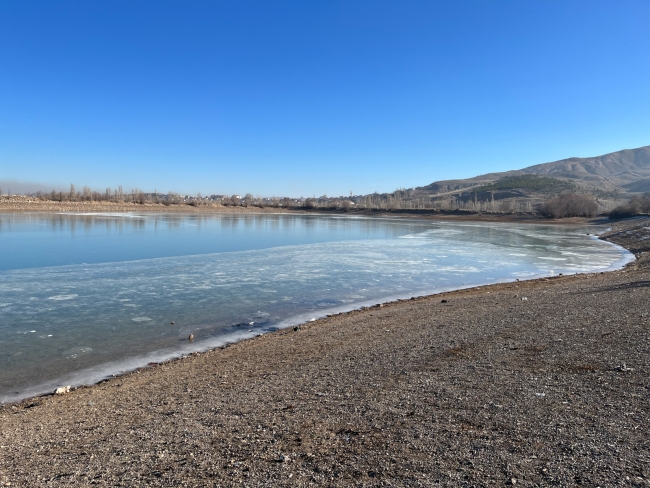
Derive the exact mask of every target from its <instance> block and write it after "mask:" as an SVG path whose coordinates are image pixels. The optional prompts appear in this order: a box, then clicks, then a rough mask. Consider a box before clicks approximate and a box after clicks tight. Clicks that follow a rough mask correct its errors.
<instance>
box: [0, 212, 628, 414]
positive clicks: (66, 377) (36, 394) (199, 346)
mask: <svg viewBox="0 0 650 488" xmlns="http://www.w3.org/2000/svg"><path fill="white" fill-rule="evenodd" d="M371 218H391V216H389V215H376V216H372V217H371ZM472 222H474V221H472ZM478 222H481V221H478ZM468 223H470V222H468ZM490 223H493V222H491V221H490ZM500 223H501V224H504V225H505V224H507V223H506V222H500ZM539 225H543V224H539ZM603 233H604V231H603ZM591 239H595V240H602V239H600V238H599V237H598V234H594V235H592V236H591ZM603 242H605V243H607V244H608V245H611V246H613V247H616V248H620V249H622V250H624V251H625V252H626V254H623V255H622V257H621V258H620V260H619V261H617V262H616V263H614V264H612V265H611V266H610V267H609V268H606V269H602V270H599V271H595V272H588V273H584V272H575V273H566V272H565V273H564V274H562V273H560V274H559V276H558V275H553V274H551V275H545V274H538V275H534V276H530V277H526V278H514V277H512V278H508V277H504V278H501V279H498V280H496V281H486V282H478V283H469V284H463V285H460V286H454V285H452V286H449V287H448V288H445V287H441V288H436V289H432V290H431V289H430V290H426V289H422V290H416V291H413V292H409V293H406V294H393V295H387V296H384V297H379V298H374V299H366V300H364V301H361V302H358V303H353V304H345V305H339V306H337V307H334V308H331V309H324V310H312V311H309V312H302V313H299V314H298V315H294V316H289V317H286V318H284V319H283V320H281V321H280V322H277V323H275V324H272V325H270V326H269V327H266V328H263V329H257V330H254V331H248V332H234V333H229V334H226V335H224V336H218V337H213V338H211V339H205V340H202V341H199V342H196V343H189V344H183V345H179V346H176V347H174V348H164V349H160V350H154V351H149V352H147V353H145V354H143V355H142V356H134V357H130V358H126V359H123V360H120V361H118V362H113V361H109V362H105V363H101V364H97V365H94V366H90V367H87V368H85V369H82V370H78V371H74V372H69V373H65V374H63V375H62V376H60V377H57V378H54V379H51V380H47V381H44V382H42V383H39V384H33V385H29V386H27V387H23V388H22V392H20V393H17V394H14V395H11V394H8V393H7V394H5V395H2V396H0V407H2V406H5V405H13V404H20V403H22V402H25V401H30V400H33V399H35V398H41V397H47V396H52V395H53V392H54V391H55V390H56V389H57V388H68V389H70V391H74V390H76V389H79V388H88V387H92V386H94V385H97V384H99V383H102V382H104V381H107V380H109V379H113V378H120V377H123V376H125V375H128V374H131V373H133V372H136V371H138V370H141V369H143V368H145V369H146V368H149V367H151V366H152V365H158V364H165V363H169V362H173V361H175V360H178V359H182V358H184V357H186V356H187V355H193V354H203V353H206V352H210V351H212V350H215V349H219V348H223V347H228V346H230V345H233V344H236V343H238V342H241V341H247V340H251V339H254V338H256V337H259V336H261V335H262V334H269V333H274V332H277V331H279V330H283V329H287V328H291V327H302V326H304V325H307V324H310V323H312V322H316V323H317V322H318V321H320V320H325V319H327V318H330V317H335V316H341V315H346V314H350V313H354V312H357V311H364V310H368V309H371V308H375V307H385V306H389V305H391V304H396V303H401V302H409V301H412V300H418V299H425V298H435V297H440V296H443V295H445V294H449V293H454V292H461V291H464V290H473V289H484V288H486V287H498V286H499V285H506V286H507V285H509V284H512V283H521V282H539V281H540V280H542V281H546V280H548V279H557V278H559V277H562V276H565V277H567V276H574V275H584V276H590V275H594V274H599V273H603V272H605V273H608V272H611V271H617V270H620V269H622V268H624V267H625V266H627V264H629V263H630V262H632V261H634V260H635V257H634V255H633V254H632V253H629V252H628V251H627V250H626V249H625V248H624V247H622V246H619V245H618V244H615V243H613V242H609V241H603ZM551 273H552V272H551ZM23 392H24V393H23Z"/></svg>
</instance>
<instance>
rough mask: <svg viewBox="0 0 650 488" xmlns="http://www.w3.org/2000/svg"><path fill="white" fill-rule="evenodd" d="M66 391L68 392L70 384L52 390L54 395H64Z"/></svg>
mask: <svg viewBox="0 0 650 488" xmlns="http://www.w3.org/2000/svg"><path fill="white" fill-rule="evenodd" d="M66 393H70V385H68V386H62V387H60V388H57V389H56V390H54V394H55V395H65V394H66Z"/></svg>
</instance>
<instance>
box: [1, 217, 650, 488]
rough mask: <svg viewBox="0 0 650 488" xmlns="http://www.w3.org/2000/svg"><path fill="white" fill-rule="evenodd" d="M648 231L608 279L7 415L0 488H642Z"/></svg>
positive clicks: (156, 369) (386, 322) (276, 347)
mask: <svg viewBox="0 0 650 488" xmlns="http://www.w3.org/2000/svg"><path fill="white" fill-rule="evenodd" d="M649 227H650V219H633V220H630V221H624V222H620V223H618V224H615V225H614V228H613V230H612V231H611V232H610V233H609V234H608V236H607V238H608V239H609V240H611V241H613V242H616V243H618V244H621V245H624V246H626V247H627V248H628V249H630V250H631V251H633V252H634V253H635V254H636V256H637V261H635V262H633V263H631V264H630V265H628V266H627V267H626V269H624V270H620V271H615V272H610V273H595V274H589V275H575V276H563V277H555V278H547V279H538V280H531V281H524V282H518V283H509V284H499V285H491V286H484V287H478V288H473V289H468V290H462V291H457V292H450V293H444V294H442V295H433V296H429V297H421V298H418V299H414V300H408V301H398V302H392V303H388V304H384V305H382V306H376V307H371V308H367V309H364V310H358V311H353V312H350V313H345V314H340V315H336V316H332V317H328V318H325V319H322V320H318V321H316V322H311V323H309V324H305V325H303V326H302V327H300V328H299V329H298V330H293V329H286V330H282V331H278V332H274V333H270V334H267V335H264V336H261V337H258V338H255V339H252V340H248V341H243V342H240V343H237V344H233V345H230V346H228V347H225V348H221V349H216V350H214V351H210V352H207V353H201V354H194V355H191V356H189V357H186V358H182V359H179V360H174V361H170V362H168V363H165V364H161V365H157V366H153V367H151V368H146V369H143V370H139V371H136V372H133V373H130V374H127V375H124V376H121V377H118V378H114V379H111V380H109V381H105V382H103V383H101V384H98V385H94V386H90V387H84V388H79V389H76V390H74V391H72V392H70V393H66V394H63V395H55V396H47V397H40V398H33V399H29V400H25V401H23V402H20V403H18V404H14V405H6V406H3V407H1V408H0V426H2V427H1V428H0V486H2V485H3V484H4V485H7V486H53V485H54V486H56V485H63V484H76V485H89V484H98V485H106V486H134V485H147V486H181V485H183V486H229V485H233V484H239V483H243V484H244V485H246V486H270V485H272V486H290V485H291V486H293V485H297V486H310V485H313V486H316V485H318V486H323V485H325V486H379V485H387V486H432V485H452V486H465V485H467V486H475V485H499V486H502V485H503V484H517V485H523V486H533V485H536V486H540V485H552V484H553V485H559V486H567V485H573V484H586V485H590V486H596V485H601V486H617V485H628V484H630V485H636V486H645V485H647V483H648V480H649V478H650V472H649V470H650V468H649V465H648V461H649V460H650V444H649V443H648V442H647V439H648V433H647V418H648V416H649V415H650V406H649V405H650V402H649V401H648V400H649V392H650V375H649V374H648V373H649V371H648V370H649V367H650V347H649V346H648V344H649V343H648V340H649V337H648V326H649V325H650V306H649V305H648V304H649V303H650V300H649V299H650V291H649V290H650V288H649V287H648V283H650V267H649V266H648V260H647V257H646V253H647V251H648V250H650V249H648V248H649V247H650V245H649V244H648V243H649V242H650V239H648V237H649V236H650V230H648V228H649Z"/></svg>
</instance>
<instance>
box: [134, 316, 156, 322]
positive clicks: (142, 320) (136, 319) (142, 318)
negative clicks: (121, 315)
mask: <svg viewBox="0 0 650 488" xmlns="http://www.w3.org/2000/svg"><path fill="white" fill-rule="evenodd" d="M131 320H133V321H134V322H149V321H150V320H151V319H150V318H149V317H135V318H132V319H131Z"/></svg>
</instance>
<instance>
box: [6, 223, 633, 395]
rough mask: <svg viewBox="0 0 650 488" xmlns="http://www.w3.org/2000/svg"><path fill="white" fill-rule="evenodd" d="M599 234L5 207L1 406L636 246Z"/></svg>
mask: <svg viewBox="0 0 650 488" xmlns="http://www.w3.org/2000/svg"><path fill="white" fill-rule="evenodd" d="M600 230H603V229H600ZM587 233H591V234H593V233H594V228H593V227H590V228H576V227H568V226H551V225H515V224H489V223H459V222H439V221H426V220H417V219H389V218H385V219H384V218H363V217H339V216H329V215H287V214H212V215H196V214H192V215H178V214H173V215H162V214H79V215H74V214H0V403H2V402H8V401H15V400H17V399H20V398H25V397H27V396H31V395H35V394H40V393H44V392H48V391H52V390H54V389H55V388H56V387H57V386H62V385H69V384H72V385H80V384H84V383H91V382H96V381H99V380H101V379H102V378H105V377H107V376H110V375H111V374H118V373H120V372H123V371H127V370H131V369H133V368H137V367H140V366H144V365H146V364H147V363H149V362H155V361H162V360H165V359H168V358H171V357H175V356H179V355H182V354H186V353H189V352H192V351H197V350H206V349H209V348H213V347H216V346H219V345H221V344H224V343H226V342H231V341H234V340H238V339H242V338H245V337H252V336H254V335H257V334H260V333H263V332H267V331H270V330H275V329H277V328H280V327H286V326H289V325H293V324H296V323H301V322H305V321H308V320H311V319H313V318H317V317H322V316H324V315H326V314H329V313H333V312H339V311H346V310H350V309H354V308H359V307H361V306H364V305H370V304H375V303H378V302H381V301H386V300H390V299H395V298H407V297H411V296H417V295H423V294H429V293H433V292H437V291H444V290H449V289H455V288H461V287H467V286H473V285H479V284H486V283H494V282H499V281H512V280H515V279H517V278H519V279H525V278H532V277H537V276H546V275H552V274H559V273H564V274H569V273H579V272H592V271H604V270H610V269H615V268H617V267H620V266H622V265H624V264H625V263H626V262H628V261H629V260H630V259H631V255H630V254H629V253H627V251H625V250H623V249H621V248H619V247H616V246H613V245H611V244H609V243H606V242H603V241H599V240H598V239H596V238H594V237H593V236H589V235H587ZM172 322H174V324H172ZM190 334H193V335H194V337H195V340H194V342H189V341H188V336H189V335H190Z"/></svg>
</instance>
